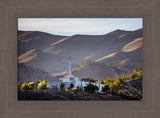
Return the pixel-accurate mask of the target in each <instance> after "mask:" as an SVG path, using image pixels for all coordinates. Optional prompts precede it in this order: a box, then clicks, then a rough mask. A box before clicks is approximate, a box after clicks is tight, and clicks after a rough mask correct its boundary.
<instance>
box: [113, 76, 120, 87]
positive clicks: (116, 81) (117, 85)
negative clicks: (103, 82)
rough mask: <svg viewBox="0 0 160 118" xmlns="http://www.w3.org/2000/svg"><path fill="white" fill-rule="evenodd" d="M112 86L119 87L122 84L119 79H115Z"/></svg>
mask: <svg viewBox="0 0 160 118" xmlns="http://www.w3.org/2000/svg"><path fill="white" fill-rule="evenodd" d="M113 84H114V86H115V87H120V85H121V84H122V80H121V78H116V79H115V81H114V82H113Z"/></svg>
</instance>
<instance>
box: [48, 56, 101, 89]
mask: <svg viewBox="0 0 160 118" xmlns="http://www.w3.org/2000/svg"><path fill="white" fill-rule="evenodd" d="M60 82H62V83H64V84H65V87H64V88H66V87H70V85H71V83H73V85H74V88H79V89H80V90H84V87H85V86H87V85H88V84H89V82H85V81H79V79H78V77H74V75H72V71H71V62H70V57H69V56H68V72H67V74H66V75H64V77H62V78H59V80H55V81H47V86H48V87H49V88H50V89H59V84H60ZM93 85H96V86H98V88H99V90H98V91H97V92H101V91H102V87H103V86H104V84H98V83H93Z"/></svg>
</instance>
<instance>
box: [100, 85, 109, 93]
mask: <svg viewBox="0 0 160 118" xmlns="http://www.w3.org/2000/svg"><path fill="white" fill-rule="evenodd" d="M108 90H110V88H109V85H105V86H104V87H102V92H107V91H108Z"/></svg>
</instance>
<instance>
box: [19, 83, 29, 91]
mask: <svg viewBox="0 0 160 118" xmlns="http://www.w3.org/2000/svg"><path fill="white" fill-rule="evenodd" d="M21 90H30V87H29V85H28V83H24V84H22V86H21Z"/></svg>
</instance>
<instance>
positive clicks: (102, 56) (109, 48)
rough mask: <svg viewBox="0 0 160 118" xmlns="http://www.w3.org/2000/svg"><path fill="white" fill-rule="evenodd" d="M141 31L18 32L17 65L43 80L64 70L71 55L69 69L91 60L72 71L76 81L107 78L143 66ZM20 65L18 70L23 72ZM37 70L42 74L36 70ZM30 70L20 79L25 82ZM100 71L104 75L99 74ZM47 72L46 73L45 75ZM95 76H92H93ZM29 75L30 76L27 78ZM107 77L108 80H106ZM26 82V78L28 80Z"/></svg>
mask: <svg viewBox="0 0 160 118" xmlns="http://www.w3.org/2000/svg"><path fill="white" fill-rule="evenodd" d="M142 39H143V37H142V29H138V30H135V31H124V30H115V31H113V32H111V33H108V34H104V35H78V34H77V35H73V36H58V35H52V34H48V33H44V32H38V31H34V32H32V31H18V50H19V51H18V63H19V64H23V65H25V68H32V72H34V73H33V76H34V78H33V79H35V80H38V78H36V76H35V75H36V73H37V74H39V75H42V77H44V79H45V78H47V77H48V76H49V77H48V78H52V77H53V78H54V75H58V74H57V73H64V72H65V71H66V70H67V57H68V56H71V63H72V68H73V67H77V66H79V67H80V66H81V64H82V62H85V61H87V60H94V61H95V62H94V63H92V64H91V65H86V66H85V67H83V68H81V67H80V68H79V70H76V71H75V72H74V75H75V76H78V77H79V78H84V77H90V76H91V75H90V74H92V78H95V79H100V80H101V79H106V78H107V77H108V76H112V77H115V76H119V75H121V74H122V73H126V74H127V73H130V71H132V70H133V69H134V68H141V67H142V44H143V40H142ZM23 68H24V67H23V66H19V69H23ZM37 69H40V70H42V71H44V73H45V74H42V73H39V72H37V71H36V70H37ZM28 72H29V71H27V69H26V71H23V72H21V74H23V75H24V76H21V77H20V78H19V81H21V82H22V80H23V81H24V80H25V81H26V82H27V78H29V76H28V75H27V74H28ZM102 72H103V73H102ZM46 73H48V74H46ZM93 73H94V74H93ZM30 76H32V75H30ZM106 76H107V77H106ZM28 80H29V79H28Z"/></svg>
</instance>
